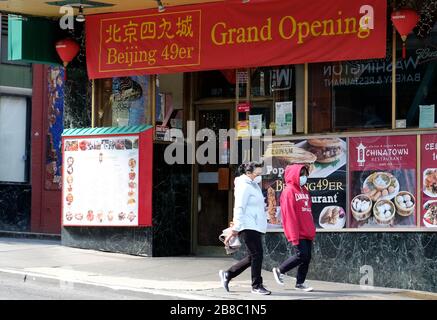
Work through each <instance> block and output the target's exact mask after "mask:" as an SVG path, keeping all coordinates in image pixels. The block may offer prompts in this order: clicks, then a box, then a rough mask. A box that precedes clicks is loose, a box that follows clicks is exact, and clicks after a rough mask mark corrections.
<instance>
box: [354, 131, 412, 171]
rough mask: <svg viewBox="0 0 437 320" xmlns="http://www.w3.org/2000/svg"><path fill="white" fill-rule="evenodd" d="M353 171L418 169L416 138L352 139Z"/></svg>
mask: <svg viewBox="0 0 437 320" xmlns="http://www.w3.org/2000/svg"><path fill="white" fill-rule="evenodd" d="M349 143H350V147H349V148H350V149H349V150H350V168H351V170H353V171H355V170H358V171H360V170H363V169H364V168H366V169H368V170H396V169H416V143H417V141H416V136H385V137H362V138H351V139H350V140H349Z"/></svg>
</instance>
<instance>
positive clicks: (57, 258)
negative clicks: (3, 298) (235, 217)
mask: <svg viewBox="0 0 437 320" xmlns="http://www.w3.org/2000/svg"><path fill="white" fill-rule="evenodd" d="M232 263H234V260H233V259H231V258H204V257H171V258H145V257H135V256H128V255H122V254H114V253H105V252H99V251H92V250H82V249H75V248H68V247H63V246H61V245H60V244H59V242H57V241H44V240H24V239H12V238H0V272H1V273H3V274H5V273H9V274H14V275H23V277H24V276H25V275H27V277H35V278H46V279H55V280H60V281H62V283H63V284H67V285H72V286H74V284H75V283H77V284H87V285H94V286H99V287H105V288H111V289H114V290H131V291H135V292H144V293H148V294H157V295H163V296H169V297H176V298H180V299H200V300H204V299H242V300H245V299H261V300H263V299H274V300H301V299H341V300H350V299H354V300H356V299H359V300H369V299H373V300H393V299H436V300H437V294H433V293H427V292H417V291H406V290H399V289H387V288H366V289H365V290H364V289H363V288H361V287H360V286H358V285H350V284H340V283H331V282H322V281H311V280H309V284H310V285H311V286H313V287H314V288H315V289H316V290H315V292H312V293H301V292H296V291H294V290H293V289H292V287H293V284H294V279H293V278H291V277H287V278H286V285H285V286H279V285H277V284H276V282H275V281H274V280H273V276H272V273H271V272H268V271H263V278H264V282H265V285H266V287H267V288H269V289H270V290H271V291H272V292H273V294H272V295H271V296H256V295H253V294H251V293H250V270H247V271H246V272H245V273H243V274H242V275H241V276H240V277H239V278H237V279H235V280H234V281H232V282H231V285H230V289H231V293H226V292H225V291H224V289H223V288H222V287H221V285H220V282H219V278H218V270H220V269H225V268H227V267H229V266H230V265H231V264H232Z"/></svg>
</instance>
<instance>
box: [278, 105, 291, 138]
mask: <svg viewBox="0 0 437 320" xmlns="http://www.w3.org/2000/svg"><path fill="white" fill-rule="evenodd" d="M275 108H276V110H275V111H276V112H275V114H276V135H290V134H293V101H285V102H276V103H275Z"/></svg>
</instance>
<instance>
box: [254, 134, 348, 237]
mask: <svg viewBox="0 0 437 320" xmlns="http://www.w3.org/2000/svg"><path fill="white" fill-rule="evenodd" d="M264 161H265V165H266V172H265V175H263V182H262V189H263V193H264V195H265V197H266V205H267V212H266V214H267V219H268V229H269V230H275V229H280V228H282V221H281V210H280V201H279V199H280V195H281V193H282V190H283V188H284V186H285V181H284V173H285V168H286V167H287V166H288V165H291V164H296V163H297V164H299V163H301V164H305V165H306V166H307V167H308V169H309V172H310V175H309V179H308V182H307V184H306V187H307V188H308V190H309V193H310V196H311V200H312V203H313V206H312V214H313V217H314V223H315V225H316V227H317V228H323V229H342V228H344V227H345V226H346V219H347V216H346V201H347V200H346V198H347V192H346V177H347V174H346V170H347V143H346V139H344V138H337V137H330V138H319V139H315V138H312V139H307V140H293V141H281V142H273V143H271V144H269V145H268V146H267V148H266V151H265V154H264Z"/></svg>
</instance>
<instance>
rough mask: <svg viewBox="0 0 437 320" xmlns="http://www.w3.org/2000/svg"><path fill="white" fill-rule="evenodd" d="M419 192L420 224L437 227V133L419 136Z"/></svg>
mask: <svg viewBox="0 0 437 320" xmlns="http://www.w3.org/2000/svg"><path fill="white" fill-rule="evenodd" d="M420 151H421V171H420V172H421V177H420V180H421V192H422V204H421V206H420V212H421V219H420V225H421V226H425V227H427V228H436V227H437V135H435V134H427V135H422V136H421V148H420Z"/></svg>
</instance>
